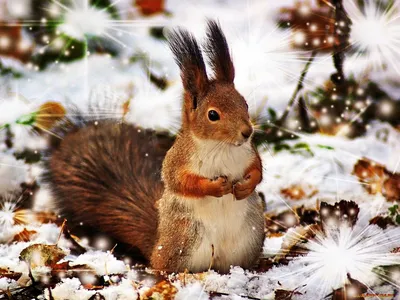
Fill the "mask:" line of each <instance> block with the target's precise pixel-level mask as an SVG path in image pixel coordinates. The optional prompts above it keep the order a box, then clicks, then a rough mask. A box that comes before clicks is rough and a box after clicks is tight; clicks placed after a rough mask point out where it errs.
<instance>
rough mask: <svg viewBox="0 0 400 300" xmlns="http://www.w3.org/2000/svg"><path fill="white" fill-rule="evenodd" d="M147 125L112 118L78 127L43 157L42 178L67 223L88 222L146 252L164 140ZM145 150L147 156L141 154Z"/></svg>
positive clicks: (154, 218)
mask: <svg viewBox="0 0 400 300" xmlns="http://www.w3.org/2000/svg"><path fill="white" fill-rule="evenodd" d="M160 142H161V140H160V139H159V138H158V137H157V136H156V135H155V133H154V132H152V131H150V130H143V129H142V130H141V132H138V128H136V127H135V126H132V125H127V124H118V123H115V122H114V121H103V122H101V121H100V122H99V123H98V125H95V124H94V123H92V124H89V125H87V126H86V127H83V128H79V129H77V130H75V131H74V132H71V133H69V134H67V135H66V137H65V138H64V139H63V140H62V141H61V143H60V144H59V145H58V147H57V149H55V150H54V151H53V152H52V154H51V157H50V158H49V160H48V174H47V176H46V179H47V181H48V183H50V185H49V186H50V187H51V188H52V190H53V194H54V196H55V198H56V201H57V204H58V206H59V208H60V209H61V212H62V215H63V216H64V217H66V218H67V219H68V221H69V223H70V224H71V225H78V224H79V223H80V222H83V224H84V225H85V226H90V227H91V228H94V229H96V228H98V227H100V228H101V231H102V232H104V233H107V234H109V235H110V236H112V237H115V238H116V239H117V240H119V241H121V242H124V243H126V244H129V245H132V246H135V247H137V248H139V249H140V251H141V252H142V254H144V255H145V257H147V258H149V256H150V253H151V250H152V247H153V244H154V236H155V235H156V232H157V219H158V216H157V210H156V208H155V207H154V204H155V201H156V200H157V199H158V198H159V197H161V195H162V191H163V185H162V182H161V178H160V170H161V162H162V159H163V158H164V155H165V152H166V151H167V150H168V148H169V145H168V143H166V145H165V146H164V145H162V144H160ZM146 154H147V156H146Z"/></svg>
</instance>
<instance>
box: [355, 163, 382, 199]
mask: <svg viewBox="0 0 400 300" xmlns="http://www.w3.org/2000/svg"><path fill="white" fill-rule="evenodd" d="M353 174H354V175H356V176H357V177H358V180H359V181H360V182H361V183H363V187H364V188H365V189H366V190H367V191H368V193H370V194H372V195H375V194H376V193H378V192H382V187H383V183H384V180H385V178H384V175H385V167H384V166H382V165H380V164H378V163H376V162H374V161H371V160H370V159H367V158H362V159H360V160H358V161H357V163H356V164H355V165H354V168H353Z"/></svg>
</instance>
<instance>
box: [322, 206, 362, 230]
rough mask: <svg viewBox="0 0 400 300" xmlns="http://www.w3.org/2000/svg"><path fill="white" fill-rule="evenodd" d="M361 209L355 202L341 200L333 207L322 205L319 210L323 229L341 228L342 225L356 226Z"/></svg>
mask: <svg viewBox="0 0 400 300" xmlns="http://www.w3.org/2000/svg"><path fill="white" fill-rule="evenodd" d="M359 211H360V208H359V207H358V205H357V203H355V202H354V201H346V200H341V201H340V202H336V203H335V204H333V205H330V204H328V203H326V202H322V203H321V207H320V210H319V213H320V217H321V223H322V224H321V225H322V227H323V228H324V227H339V226H340V225H341V224H347V225H348V226H351V227H352V226H354V224H355V223H356V222H357V219H358V213H359ZM324 229H326V228H324Z"/></svg>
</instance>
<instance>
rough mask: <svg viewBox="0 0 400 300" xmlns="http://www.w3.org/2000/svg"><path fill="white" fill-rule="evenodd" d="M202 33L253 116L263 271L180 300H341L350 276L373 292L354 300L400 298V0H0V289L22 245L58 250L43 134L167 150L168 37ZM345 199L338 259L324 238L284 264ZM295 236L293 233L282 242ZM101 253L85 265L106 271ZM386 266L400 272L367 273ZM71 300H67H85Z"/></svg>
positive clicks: (172, 80)
mask: <svg viewBox="0 0 400 300" xmlns="http://www.w3.org/2000/svg"><path fill="white" fill-rule="evenodd" d="M208 19H216V20H218V21H219V22H220V24H221V27H222V29H223V31H224V32H225V34H226V37H227V40H228V44H229V46H230V51H231V54H232V57H233V61H234V65H235V75H236V77H235V86H236V88H237V89H238V91H239V92H240V93H242V95H243V96H244V97H245V98H246V100H247V102H248V104H249V110H250V115H251V119H252V122H253V125H254V128H255V134H254V142H255V144H256V146H258V149H259V152H260V155H261V157H262V161H263V166H264V173H263V177H264V180H263V182H262V183H261V184H260V185H259V186H258V188H257V189H258V191H259V192H260V195H261V196H262V197H263V199H264V200H265V208H266V210H265V218H266V228H265V231H266V240H265V244H264V251H263V257H264V258H265V260H263V261H262V263H261V264H260V266H259V268H258V269H256V271H257V272H259V273H260V274H262V275H260V276H253V274H252V273H251V272H247V271H244V270H243V269H240V268H233V269H232V274H229V275H217V274H215V273H212V272H210V273H209V274H208V275H207V276H208V277H201V278H200V277H199V278H200V279H198V278H196V280H199V281H201V282H202V283H204V282H208V284H209V285H206V287H204V288H203V287H202V286H200V285H198V286H197V287H195V288H193V290H196V291H197V292H198V293H197V294H195V296H190V295H192V294H190V292H192V290H190V291H186V292H187V294H184V295H186V296H185V297H186V299H195V298H198V299H208V294H207V295H205V296H204V289H205V290H206V292H210V295H216V294H212V293H214V292H215V291H216V290H218V289H219V291H222V292H223V293H226V294H227V295H228V296H227V297H228V298H223V297H222V296H223V294H220V295H218V296H221V295H222V296H221V299H230V298H229V295H230V294H231V293H235V294H246V295H250V296H252V297H259V298H260V299H261V298H262V299H265V298H264V297H266V295H269V294H270V293H273V292H274V291H278V290H279V289H281V288H287V289H289V290H290V293H289V294H287V293H286V294H285V293H284V294H281V295H282V297H283V296H284V295H286V296H287V295H289V296H290V297H292V296H294V295H296V297H299V299H322V298H324V297H325V296H326V295H330V296H332V295H333V296H332V297H333V298H332V299H345V298H340V297H339V296H338V295H339V293H342V294H341V295H344V294H343V286H345V285H344V282H345V281H346V280H347V279H351V278H348V277H347V273H348V272H349V273H351V275H352V276H353V278H356V279H357V280H360V281H361V282H363V283H365V284H368V285H370V290H368V288H365V286H364V287H363V290H362V291H364V292H366V291H369V292H371V293H372V292H376V293H381V294H379V295H384V294H390V295H392V296H393V297H394V295H395V293H398V287H399V286H400V275H399V274H400V271H399V268H398V266H399V265H400V262H399V256H398V254H399V249H400V245H399V244H398V242H397V241H398V237H399V233H398V232H399V231H398V229H399V226H400V209H399V205H398V202H400V171H399V169H400V157H399V153H400V133H399V129H400V101H399V100H400V0H365V1H361V0H314V1H312V0H280V1H274V0H202V1H199V0H136V1H135V0H0V242H1V243H4V244H1V245H0V290H1V289H4V290H6V289H7V288H8V287H9V286H10V284H12V285H13V287H15V288H16V289H19V288H20V286H21V284H20V283H17V282H16V281H15V282H14V281H13V282H11V283H10V282H9V281H7V282H5V281H4V282H2V281H1V280H2V279H3V278H4V276H3V275H2V272H3V269H2V268H10V270H11V271H12V272H20V273H24V272H25V273H26V274H25V273H24V274H25V275H26V276H27V269H26V266H25V269H24V267H23V266H22V262H21V261H20V258H19V253H20V252H21V250H22V249H23V248H24V247H26V246H27V245H28V244H31V243H36V242H41V243H51V244H54V243H56V242H58V240H60V237H61V235H60V236H58V235H59V232H60V231H61V232H64V234H65V232H66V230H64V227H63V226H61V224H62V220H61V221H60V219H59V218H58V217H57V213H56V211H55V210H53V207H52V205H51V195H50V194H49V192H48V191H47V189H46V188H45V187H44V186H41V180H40V176H41V174H42V172H43V168H42V159H43V153H44V152H43V150H45V149H47V147H48V137H49V135H53V136H54V135H55V136H56V137H57V133H56V132H54V130H53V127H54V125H55V124H57V122H58V121H60V120H61V119H62V118H64V117H65V116H74V114H75V113H76V111H77V110H79V111H80V112H81V113H82V114H83V115H86V116H87V117H91V118H93V119H95V120H98V121H101V120H102V119H109V118H114V119H118V120H122V121H124V122H128V123H135V124H137V125H139V126H142V127H146V128H153V129H156V130H158V131H160V132H163V133H165V132H166V133H167V134H168V136H169V137H172V138H173V136H174V135H175V134H176V133H177V131H178V130H179V127H180V114H181V100H182V99H181V95H182V85H181V81H180V74H179V70H178V67H177V65H176V64H175V62H174V60H173V57H172V54H171V52H170V50H169V48H168V44H167V38H168V32H169V31H170V30H173V29H174V28H177V27H179V26H180V27H184V28H186V29H188V30H189V31H191V32H193V34H194V35H195V36H196V37H197V38H198V39H199V41H203V40H204V34H205V28H206V22H207V20H208ZM341 199H346V200H353V201H355V203H356V204H357V205H356V206H354V207H356V208H357V212H358V209H359V212H360V213H359V215H358V220H357V216H356V217H355V219H356V220H355V221H354V224H353V225H354V226H353V227H352V230H351V231H350V233H349V232H346V233H345V234H344V238H343V239H342V240H341V241H344V242H343V245H342V244H340V245H339V246H340V247H339V249H338V247H337V246H338V245H336V241H332V240H331V239H329V238H330V237H329V236H328V237H327V236H322V237H319V242H321V240H322V241H323V242H324V241H325V244H324V243H323V242H321V243H322V244H323V245H322V246H323V247H322V249H323V250H324V249H325V250H326V251H325V252H324V251H322V250H321V248H318V247H317V248H318V249H315V248H313V247H312V245H314V246H315V242H311V243H309V244H311V247H309V249H308V250H307V251H310V252H311V254H312V255H314V256H312V258H317V259H315V260H314V261H311V262H310V261H307V260H306V257H305V260H303V259H302V257H299V258H298V260H296V261H294V262H293V264H289V260H290V259H287V257H286V255H287V253H289V254H290V255H292V256H296V255H297V254H298V253H296V251H298V248H296V247H294V246H293V245H295V246H298V244H304V241H303V240H300V241H299V237H298V236H301V235H303V234H304V232H306V233H307V232H308V231H307V230H308V229H309V228H310V227H309V226H310V225H320V224H321V220H322V217H321V215H320V212H319V208H320V203H321V201H325V202H327V203H331V204H333V203H335V202H338V201H340V200H341ZM343 205H348V204H343ZM352 205H353V204H352ZM332 207H333V206H332ZM336 207H339V206H336ZM332 210H333V208H332ZM340 210H341V211H342V208H340ZM63 230H64V231H63ZM293 230H299V232H300V234H299V233H296V231H295V234H294V235H295V237H296V234H297V240H295V242H293V243H292V242H291V238H293V236H292V235H293V234H292V233H293ZM396 230H397V231H396ZM308 233H309V232H308ZM57 236H58V239H57ZM63 239H64V238H62V239H61V241H63ZM82 240H85V238H84V237H83V238H82V239H81V241H80V242H82ZM317 240H318V239H317ZM287 241H289V242H287ZM64 242H65V241H64ZM100 244H101V245H99V247H98V248H99V249H102V250H110V249H111V248H112V246H113V245H110V243H107V242H104V240H101V241H100ZM309 244H305V245H309ZM74 245H75V244H74ZM288 245H289V246H288ZM318 245H319V244H318ZM61 246H63V247H65V248H68V249H69V248H70V246H71V245H70V244H62V245H61ZM75 246H76V245H75ZM285 247H286V249H285ZM290 247H292V248H290ZM352 247H353V248H352ZM354 247H355V248H354ZM72 248H73V247H72ZM72 248H71V249H72ZM288 248H289V249H288ZM293 249H295V250H293ZM310 249H311V250H310ZM349 249H350V250H349ZM365 249H367V250H365ZM75 250H76V249H75ZM78 250H79V249H78ZM80 250H82V249H80ZM84 250H85V249H84ZM286 250H288V251H286ZM289 250H290V251H289ZM291 250H293V251H292V253H290V252H291ZM347 250H349V252H351V253H349V252H346V251H347ZM85 251H86V250H85ZM285 251H286V252H285ZM332 253H334V254H335V255H334V256H332ZM338 253H339V255H338ZM389 253H390V254H389ZM396 253H397V254H396ZM75 254H76V253H75ZM78 254H79V253H78ZM78 254H77V255H78ZM80 254H82V251H81V252H80ZM342 254H343V255H342ZM83 255H85V254H83ZM104 255H106V253H105V252H96V254H95V255H94V254H93V257H91V256H90V257H89V258H88V257H85V259H83V262H84V263H85V264H86V263H88V261H91V262H92V261H94V260H96V261H97V263H98V264H100V263H101V264H102V267H103V260H104V259H105V258H104ZM391 255H393V256H396V255H397V256H396V257H394V258H393V257H392V256H391ZM107 257H109V256H107ZM110 257H112V256H110ZM342 257H346V258H347V260H343V259H342ZM388 257H389V258H388ZM75 258H76V257H75ZM75 258H74V259H75ZM112 259H114V258H113V257H112ZM114 260H115V259H114ZM98 261H100V263H99V262H98ZM332 262H333V263H332ZM349 262H350V263H349ZM383 262H385V263H386V264H388V265H393V266H394V267H393V268H394V269H395V271H396V272H397V273H395V272H394V271H393V272H392V269H390V270H389V271H390V272H389V273H387V272H386V271H387V270H386V269H385V270H384V271H385V272H386V273H385V272H383V271H382V272H383V273H381V274H380V276H377V277H376V276H375V275H374V274H372V271H371V270H373V269H375V268H378V267H380V266H381V265H382V264H383ZM113 263H114V261H113V262H111V263H110V264H113ZM118 264H119V266H120V269H118V272H121V274H124V275H123V276H125V277H126V278H128V279H129V280H131V277H129V276H131V275H132V273H134V271H132V270H131V271H130V273H128V274H125V273H124V272H127V271H126V268H125V269H124V267H125V265H124V263H122V261H118ZM121 265H122V267H121ZM272 266H274V268H272ZM275 266H276V268H275ZM305 266H309V267H305ZM96 267H97V265H96ZM21 270H22V271H21ZM121 270H122V271H121ZM316 270H317V271H316ZM11 271H10V272H11ZM96 274H97V275H98V276H103V275H104V274H103V273H101V272H97V273H96ZM382 274H383V275H382ZM75 275H76V274H74V276H75ZM133 275H134V276H137V274H136V273H135V274H133ZM133 275H132V276H133ZM2 276H3V277H2ZM9 276H11V275H9ZM13 276H14V275H13ZM396 276H397V277H396ZM256 277H257V278H256ZM378 277H379V278H378ZM101 278H103V277H101ZM121 278H122V275H121ZM126 278H125V279H126ZM134 278H136V279H137V277H134ZM185 278H186V277H184V280H183V281H184V282H185ZM254 278H256V279H254ZM321 278H322V279H323V280H322V279H321ZM53 279H54V278H52V280H53ZM75 279H76V278H74V280H75ZM136 279H135V280H136ZM102 280H103V279H102ZM207 280H209V281H207ZM82 282H83V281H82ZM102 282H103V284H104V280H103V281H102ZM130 282H131V281H129V284H128V288H129V289H126V288H127V287H126V286H124V285H123V284H122V285H118V286H117V285H115V288H116V289H117V290H119V291H120V292H121V293H122V291H125V292H126V291H129V293H131V294H129V295H132V293H136V292H137V291H138V289H136V286H135V289H134V290H133V287H132V285H131V284H130ZM178 282H179V281H178ZM346 282H348V281H346ZM136 283H137V282H136ZM303 283H305V284H304V285H303ZM350 283H351V284H353V285H354V281H350ZM387 283H389V284H387ZM2 284H3V285H2ZM55 284H57V287H58V288H59V289H58V290H56V289H57V288H55V289H53V295H59V299H75V298H69V297H72V296H70V295H72V294H73V293H74V292H75V290H77V289H78V287H79V286H80V283H79V281H78V282H77V285H75V286H73V285H68V284H66V283H65V285H64V283H62V284H61V283H60V280H59V279H57V281H54V285H55ZM59 284H60V285H59ZM137 284H138V286H140V288H143V286H144V287H145V286H146V285H142V282H140V284H139V283H137ZM152 284H154V282H153V283H152ZM174 284H175V283H174ZM346 284H347V283H346ZM54 285H53V286H54ZM22 286H24V284H22ZM176 286H177V285H176ZM360 286H361V285H358V283H357V285H356V287H357V288H360ZM393 286H395V287H393ZM155 287H156V290H157V286H155ZM347 287H349V286H347ZM47 288H48V286H46V285H45V286H42V289H41V290H40V291H37V294H41V293H42V292H43V291H44V289H47ZM111 288H112V287H111ZM111 288H110V289H106V288H105V289H104V290H103V291H102V293H108V292H109V293H111ZM167 288H171V289H170V291H169V292H171V293H176V292H177V290H176V288H175V287H172V286H171V285H167ZM174 288H175V290H174ZM371 288H372V290H371ZM49 289H50V288H49ZM63 289H64V290H63ZM160 289H161V290H163V289H164V287H162V288H160ZM178 289H179V292H181V291H184V290H185V284H183V285H181V286H178ZM333 289H335V291H334V293H336V292H337V293H338V294H332V291H333ZM396 289H397V291H396ZM143 290H145V289H143ZM143 290H142V291H143ZM65 291H68V293H72V294H68V296H65V293H64V292H65ZM295 291H301V295H303V296H301V295H300V294H295ZM80 292H81V294H78V293H77V294H73V295H75V296H74V297H77V298H76V299H84V298H79V297H81V295H83V293H86V294H85V295H86V296H87V295H89V294H90V295H94V291H90V293H89V292H88V291H87V290H84V289H80ZM43 293H44V292H43ZM57 293H58V294H57ZM127 293H128V292H127ZM307 293H308V294H307ZM330 293H331V294H330ZM360 293H361V292H360ZM4 295H5V294H3V296H4ZM29 295H30V296H32V294H29ZM78 295H80V296H78ZM188 295H189V296H188ZM335 295H336V296H335ZM396 295H397V297H398V294H396ZM203 296H204V297H203ZM289 296H287V297H289ZM1 297H2V294H1V293H0V299H1ZM63 297H64V298H63ZM65 297H66V298H65ZM82 297H83V296H82ZM110 297H111V296H110ZM201 297H203V298H201ZM334 297H337V298H334ZM343 297H344V296H343ZM87 298H88V297H87ZM7 299H8V298H7ZM21 299H24V298H21ZM55 299H58V298H57V296H55ZM110 299H114V298H110ZM127 299H129V297H128V298H127ZM182 299H185V298H182ZM218 299H219V298H218ZM252 299H257V298H252ZM268 299H269V298H268ZM277 299H283V298H277ZM284 299H291V298H284ZM293 299H294V298H293ZM296 299H297V298H296ZM346 299H350V298H346Z"/></svg>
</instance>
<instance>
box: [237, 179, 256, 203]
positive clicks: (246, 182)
mask: <svg viewBox="0 0 400 300" xmlns="http://www.w3.org/2000/svg"><path fill="white" fill-rule="evenodd" d="M255 188H256V185H255V184H254V183H253V180H252V178H251V177H250V176H247V177H246V178H245V179H243V180H241V181H239V182H237V183H235V184H234V186H233V194H234V195H235V198H236V200H243V199H245V198H247V197H249V196H250V195H251V193H253V191H254V190H255Z"/></svg>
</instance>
